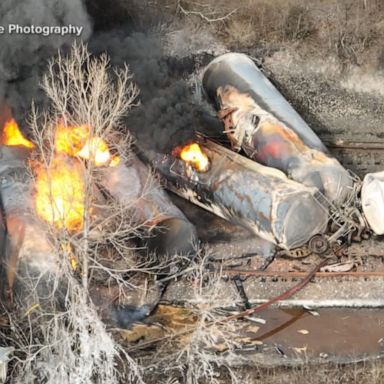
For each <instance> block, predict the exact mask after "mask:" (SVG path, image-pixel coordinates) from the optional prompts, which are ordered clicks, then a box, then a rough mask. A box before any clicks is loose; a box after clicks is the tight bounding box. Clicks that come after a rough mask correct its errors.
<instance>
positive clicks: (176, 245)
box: [102, 156, 197, 254]
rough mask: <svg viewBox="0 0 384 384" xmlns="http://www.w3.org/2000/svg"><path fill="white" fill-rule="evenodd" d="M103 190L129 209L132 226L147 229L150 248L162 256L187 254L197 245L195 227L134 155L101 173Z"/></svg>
mask: <svg viewBox="0 0 384 384" xmlns="http://www.w3.org/2000/svg"><path fill="white" fill-rule="evenodd" d="M102 184H103V187H104V188H105V189H106V190H107V191H108V192H109V193H110V194H111V195H112V196H113V197H114V198H115V199H116V200H117V201H119V202H120V203H121V204H123V205H126V206H131V207H132V220H133V222H134V223H135V224H136V225H144V226H146V227H147V228H150V230H151V234H152V236H151V237H150V238H149V240H148V245H149V247H150V248H151V249H153V250H156V251H159V252H163V253H180V254H190V253H193V252H194V245H195V244H196V243H197V237H196V230H195V227H194V226H193V225H192V224H191V223H190V222H189V221H188V220H187V218H186V217H185V216H184V214H183V213H182V212H181V211H180V210H179V209H178V208H177V207H176V206H175V205H174V204H173V203H172V202H171V201H170V199H169V197H168V196H167V194H166V193H165V191H164V190H163V189H162V187H161V185H160V183H159V182H158V180H156V179H155V178H154V177H153V175H151V173H150V170H149V169H148V168H147V167H146V166H145V165H144V164H143V163H142V162H141V161H140V160H139V159H138V158H137V157H135V156H133V157H132V158H131V159H130V160H129V164H123V163H120V164H119V165H118V166H116V167H113V168H108V169H106V170H105V171H104V174H103V178H102Z"/></svg>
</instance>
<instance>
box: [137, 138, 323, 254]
mask: <svg viewBox="0 0 384 384" xmlns="http://www.w3.org/2000/svg"><path fill="white" fill-rule="evenodd" d="M200 146H201V148H202V150H203V152H204V153H205V154H206V155H207V156H208V158H209V161H210V168H209V170H208V171H207V172H204V173H202V172H198V171H196V170H195V169H194V168H193V167H192V166H191V165H190V164H188V163H186V162H184V161H183V160H180V159H179V158H177V157H174V156H172V155H164V154H159V153H156V152H153V151H145V153H144V154H143V156H145V157H146V159H147V161H149V162H150V163H151V164H152V165H153V167H154V168H155V169H156V170H157V171H159V172H160V174H161V175H163V177H164V178H165V180H166V186H167V188H168V189H170V190H171V191H173V192H175V193H176V194H178V195H180V196H182V197H184V198H186V199H187V200H190V201H191V202H193V203H195V204H196V205H198V206H201V207H203V208H205V209H207V210H208V211H210V212H213V213H215V214H216V215H218V216H221V217H223V218H224V219H227V220H229V221H231V222H233V223H235V224H239V225H241V226H243V227H246V228H248V229H249V230H251V231H252V232H254V233H255V234H256V235H258V236H260V237H261V238H263V239H265V240H267V241H270V242H272V243H274V244H276V245H278V246H280V247H282V248H285V249H292V248H296V247H299V246H302V245H303V244H305V243H306V242H308V240H309V239H310V238H311V237H312V236H314V235H315V234H317V233H323V232H324V231H325V229H326V226H327V221H328V209H327V207H326V206H324V205H323V204H322V203H321V202H320V201H319V200H318V191H317V190H316V189H315V188H310V187H306V186H304V185H302V184H299V183H297V182H295V181H292V180H289V179H288V178H287V177H286V176H285V175H284V174H283V173H282V172H281V171H279V170H276V169H272V168H269V167H265V166H262V165H260V164H257V163H255V162H253V161H251V160H249V159H247V158H245V157H243V156H240V155H239V154H237V153H235V152H232V151H230V150H228V149H226V148H224V147H222V146H220V145H217V144H215V143H213V142H211V141H208V140H205V141H201V142H200Z"/></svg>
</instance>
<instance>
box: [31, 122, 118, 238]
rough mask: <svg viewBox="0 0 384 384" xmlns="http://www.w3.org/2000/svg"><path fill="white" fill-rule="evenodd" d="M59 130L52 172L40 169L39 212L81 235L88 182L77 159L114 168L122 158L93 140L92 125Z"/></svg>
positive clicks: (50, 169) (97, 139)
mask: <svg viewBox="0 0 384 384" xmlns="http://www.w3.org/2000/svg"><path fill="white" fill-rule="evenodd" d="M55 129H56V130H55V143H54V145H55V157H54V159H53V160H52V162H51V164H50V165H49V166H48V169H47V168H43V167H38V168H37V169H36V174H37V178H36V196H35V206H36V211H37V214H38V216H39V217H40V218H42V219H43V220H45V221H46V222H48V223H50V224H52V225H54V226H55V227H56V228H66V229H67V230H69V231H71V232H73V231H79V230H81V229H82V228H83V225H84V212H85V182H84V172H83V168H82V166H81V163H80V162H79V160H78V159H77V160H76V159H74V158H73V157H78V158H82V159H87V160H89V161H92V163H93V164H95V165H96V166H110V167H113V166H116V165H117V164H118V163H119V161H120V158H119V157H118V156H113V155H112V154H111V153H110V151H109V148H108V145H107V143H106V142H105V141H104V140H103V139H101V138H100V137H96V136H91V129H90V127H89V126H88V125H85V124H83V125H77V126H67V125H65V124H64V123H63V122H62V121H60V122H58V123H57V124H56V127H55Z"/></svg>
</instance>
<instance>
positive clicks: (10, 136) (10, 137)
mask: <svg viewBox="0 0 384 384" xmlns="http://www.w3.org/2000/svg"><path fill="white" fill-rule="evenodd" d="M1 144H3V145H8V146H10V147H15V146H20V147H26V148H34V146H35V145H34V144H33V143H32V142H30V141H29V140H27V139H26V138H25V137H24V136H23V134H22V133H21V131H20V129H19V126H18V125H17V123H16V121H15V120H14V119H9V120H8V121H7V122H6V123H5V125H4V127H3V132H2V138H1Z"/></svg>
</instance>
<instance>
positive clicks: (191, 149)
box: [180, 143, 209, 172]
mask: <svg viewBox="0 0 384 384" xmlns="http://www.w3.org/2000/svg"><path fill="white" fill-rule="evenodd" d="M180 158H181V159H182V160H184V161H185V162H187V163H189V164H191V165H192V166H193V167H194V168H195V169H196V170H197V171H199V172H206V171H208V169H209V159H208V156H207V155H206V154H205V153H204V152H203V151H202V150H201V148H200V146H199V144H197V143H193V144H188V145H186V146H185V147H184V148H183V149H182V150H181V151H180Z"/></svg>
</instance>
